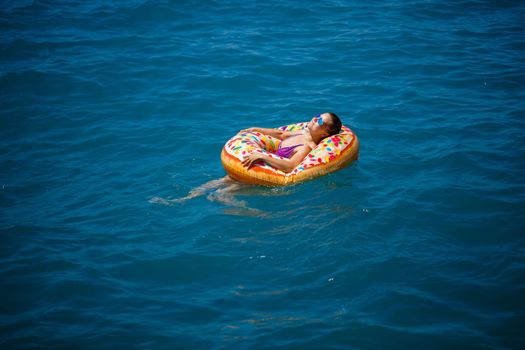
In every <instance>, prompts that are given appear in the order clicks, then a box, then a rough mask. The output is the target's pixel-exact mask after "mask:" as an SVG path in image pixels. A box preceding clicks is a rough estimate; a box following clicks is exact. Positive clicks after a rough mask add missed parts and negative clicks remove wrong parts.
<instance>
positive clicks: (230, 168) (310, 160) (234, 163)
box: [221, 122, 359, 186]
mask: <svg viewBox="0 0 525 350" xmlns="http://www.w3.org/2000/svg"><path fill="white" fill-rule="evenodd" d="M307 124H308V122H305V123H298V124H291V125H286V126H281V127H280V128H279V129H280V130H283V131H299V130H302V129H304V128H305V127H306V126H307ZM280 142H281V140H279V139H277V138H275V137H272V136H269V135H264V134H262V133H259V132H240V133H238V134H237V135H235V136H234V137H232V138H231V139H230V140H228V142H226V144H225V145H224V147H223V148H222V152H221V161H222V165H223V167H224V169H225V170H226V172H227V173H228V175H229V176H230V177H232V178H233V179H235V180H238V181H241V182H245V183H249V184H256V185H266V186H286V185H291V184H296V183H300V182H303V181H305V180H309V179H312V178H315V177H318V176H322V175H326V174H329V173H332V172H334V171H337V170H339V169H342V168H344V167H345V166H347V165H348V164H350V163H351V162H353V161H354V160H356V159H357V158H358V153H359V141H358V139H357V136H356V135H355V134H354V133H353V132H352V130H350V129H349V128H347V127H346V126H343V127H342V128H341V132H340V133H339V134H337V135H333V136H330V137H327V138H325V139H323V140H322V141H321V142H320V143H319V144H318V145H317V146H316V147H315V148H314V149H313V150H312V151H310V153H309V154H308V155H307V156H306V157H305V158H304V160H303V161H302V162H301V163H300V164H299V165H297V166H296V167H295V168H294V169H293V170H292V171H291V172H289V173H285V172H283V171H281V170H277V169H275V168H274V167H272V166H270V165H268V164H266V163H265V162H257V163H255V164H254V165H253V166H252V167H251V168H250V169H247V168H246V167H244V166H243V165H242V163H241V162H242V160H243V159H244V156H246V155H247V154H249V153H252V152H260V153H263V154H267V155H269V156H270V157H273V158H281V157H280V156H278V155H276V154H274V153H275V152H276V151H277V148H278V147H279V143H280Z"/></svg>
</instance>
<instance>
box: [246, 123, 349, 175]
mask: <svg viewBox="0 0 525 350" xmlns="http://www.w3.org/2000/svg"><path fill="white" fill-rule="evenodd" d="M242 131H244V132H260V133H262V134H265V135H269V136H273V137H275V138H278V139H279V140H282V142H281V143H280V144H279V149H278V150H277V152H276V154H277V155H278V156H281V157H283V158H287V159H276V158H272V157H268V156H267V155H263V154H259V153H252V154H249V155H248V156H247V157H246V158H244V160H243V162H242V164H243V165H244V166H245V167H247V168H248V169H249V168H250V167H251V166H252V165H253V164H254V163H255V162H257V161H264V162H266V163H268V164H269V165H271V166H273V167H274V168H276V169H279V170H282V171H284V172H285V173H289V172H291V171H292V170H293V169H294V168H295V167H296V166H297V165H298V164H299V163H301V162H302V161H303V159H304V157H306V156H307V155H308V153H310V151H311V150H312V149H314V148H315V146H317V144H319V142H321V140H322V139H324V138H325V137H328V136H331V135H335V134H338V133H339V132H340V131H341V120H340V119H339V117H338V116H337V115H335V114H334V113H323V114H318V115H317V116H315V117H314V118H313V119H312V120H310V122H308V125H307V127H306V128H304V129H303V130H302V131H298V132H289V131H282V130H279V129H265V128H249V129H245V130H242Z"/></svg>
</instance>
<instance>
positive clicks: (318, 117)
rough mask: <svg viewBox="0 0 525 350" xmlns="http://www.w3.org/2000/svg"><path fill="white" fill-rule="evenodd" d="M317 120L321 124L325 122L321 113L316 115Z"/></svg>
mask: <svg viewBox="0 0 525 350" xmlns="http://www.w3.org/2000/svg"><path fill="white" fill-rule="evenodd" d="M315 121H316V122H317V124H319V126H321V125H323V124H324V120H323V118H321V115H320V114H318V115H316V116H315Z"/></svg>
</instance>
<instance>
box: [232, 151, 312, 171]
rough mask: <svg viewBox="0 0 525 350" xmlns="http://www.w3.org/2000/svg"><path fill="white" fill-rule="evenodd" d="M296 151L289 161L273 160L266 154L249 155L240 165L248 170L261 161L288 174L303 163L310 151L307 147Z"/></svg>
mask: <svg viewBox="0 0 525 350" xmlns="http://www.w3.org/2000/svg"><path fill="white" fill-rule="evenodd" d="M296 150H297V151H296V152H295V154H294V155H293V156H292V157H291V158H290V159H281V158H273V157H270V156H268V155H266V154H260V153H251V154H249V155H248V156H246V157H245V158H244V160H243V161H242V165H244V166H245V167H247V168H248V169H250V168H251V167H252V165H253V163H254V162H256V161H258V160H262V161H264V162H265V163H268V164H269V165H271V166H273V167H274V168H276V169H278V170H282V171H284V172H285V173H289V172H291V171H292V170H294V169H295V167H296V166H297V165H299V163H301V162H302V161H303V159H304V158H305V157H306V156H307V155H308V153H310V151H311V150H312V149H311V148H310V147H308V146H301V147H297V148H296Z"/></svg>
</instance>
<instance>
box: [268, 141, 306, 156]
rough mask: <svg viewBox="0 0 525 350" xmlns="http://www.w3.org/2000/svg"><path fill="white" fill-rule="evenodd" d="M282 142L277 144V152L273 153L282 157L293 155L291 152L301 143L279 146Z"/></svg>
mask: <svg viewBox="0 0 525 350" xmlns="http://www.w3.org/2000/svg"><path fill="white" fill-rule="evenodd" d="M282 144H283V143H282V142H281V143H280V144H279V148H278V149H277V152H276V153H275V154H277V155H278V156H281V157H284V158H290V157H291V156H293V154H294V153H295V152H294V150H295V149H296V148H297V147H299V146H302V145H303V144H302V143H301V144H297V145H294V146H288V147H281V145H282Z"/></svg>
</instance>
